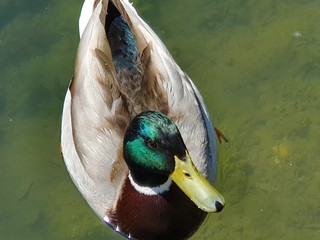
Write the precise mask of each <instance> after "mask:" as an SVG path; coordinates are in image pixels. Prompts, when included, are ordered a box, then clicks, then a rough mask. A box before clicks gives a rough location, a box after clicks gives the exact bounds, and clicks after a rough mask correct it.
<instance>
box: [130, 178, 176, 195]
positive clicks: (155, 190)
mask: <svg viewBox="0 0 320 240" xmlns="http://www.w3.org/2000/svg"><path fill="white" fill-rule="evenodd" d="M128 179H129V180H130V183H131V185H132V187H133V188H134V189H135V190H136V191H137V192H139V193H141V194H144V195H149V196H151V195H157V194H163V193H164V192H167V191H169V189H170V186H171V185H172V180H171V178H170V177H169V178H168V179H167V180H166V181H165V182H164V183H161V184H159V185H155V186H148V185H146V186H143V185H140V184H139V183H137V182H136V181H135V180H134V178H133V177H132V175H131V173H129V175H128Z"/></svg>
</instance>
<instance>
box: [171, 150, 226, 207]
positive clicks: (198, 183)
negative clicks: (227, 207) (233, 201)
mask: <svg viewBox="0 0 320 240" xmlns="http://www.w3.org/2000/svg"><path fill="white" fill-rule="evenodd" d="M186 156H187V157H186V160H181V159H179V158H178V157H177V156H175V157H174V158H175V170H174V172H173V173H172V174H171V178H172V180H173V181H174V182H175V183H176V184H177V185H178V187H179V188H180V189H181V190H182V191H183V192H184V193H185V194H186V195H187V196H188V197H189V198H190V199H191V201H193V202H194V203H195V204H196V205H197V206H198V207H199V208H200V209H202V210H203V211H205V212H220V211H221V210H222V209H223V207H224V204H225V202H224V198H223V197H222V196H221V194H220V193H219V192H218V191H217V190H216V189H215V188H214V187H213V186H212V185H211V184H210V183H209V182H208V180H207V179H206V178H205V177H204V176H203V175H202V174H201V173H199V172H198V170H197V169H196V168H195V166H194V164H193V162H192V161H191V158H190V155H189V153H188V151H186Z"/></svg>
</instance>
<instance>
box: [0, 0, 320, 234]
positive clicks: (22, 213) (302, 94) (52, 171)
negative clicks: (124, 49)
mask: <svg viewBox="0 0 320 240" xmlns="http://www.w3.org/2000/svg"><path fill="white" fill-rule="evenodd" d="M81 4H82V1H81V0H69V1H62V0H56V1H53V0H42V1H40V0H33V1H22V0H17V1H9V0H1V2H0V81H1V82H0V83H1V87H0V169H1V173H0V236H1V237H0V238H1V239H10V240H11V239H26V240H28V239H32V240H35V239H55V240H56V239H92V240H93V239H95V240H98V239H121V238H120V237H119V236H117V235H116V234H115V233H113V232H112V231H111V230H110V229H109V228H108V227H105V226H104V225H103V224H102V223H101V222H100V221H99V219H98V218H97V217H96V216H95V215H94V214H93V212H92V211H91V209H90V208H89V207H88V206H87V205H86V203H85V201H84V200H83V199H82V197H81V195H80V194H79V193H78V191H77V190H76V188H75V187H74V185H73V183H72V182H71V180H70V178H69V176H68V173H67V172H66V169H65V166H64V163H63V161H62V160H61V157H60V155H59V137H60V119H61V109H62V104H63V98H64V94H65V90H66V88H67V86H68V82H69V79H70V77H71V74H72V69H73V63H74V58H75V52H76V48H77V43H78V29H77V26H78V23H77V18H78V14H79V10H80V7H81ZM134 5H135V6H136V8H137V9H138V11H139V13H140V15H141V16H143V18H144V19H146V20H147V22H149V23H150V25H151V26H152V27H153V29H154V30H155V31H156V32H157V33H158V34H159V36H160V37H161V38H162V39H163V41H164V42H165V44H166V45H167V47H168V48H169V50H170V51H171V53H172V54H173V56H174V57H175V59H176V60H177V62H178V63H179V64H180V66H181V67H182V68H183V69H184V70H185V71H186V72H187V73H188V74H189V75H190V76H191V78H192V79H193V80H194V82H195V83H196V85H197V86H198V87H199V90H200V91H201V93H202V95H203V97H204V99H205V102H206V104H207V106H208V108H209V111H210V113H211V116H212V118H213V120H214V122H215V124H216V126H217V127H218V128H220V129H221V130H222V131H223V132H224V133H225V134H226V135H227V136H228V137H229V139H230V142H229V143H227V144H226V143H223V144H221V145H220V149H219V150H220V152H219V162H220V165H219V176H218V179H217V187H218V189H219V190H220V192H222V193H223V195H224V197H225V199H226V201H227V205H226V208H225V209H224V210H223V212H221V213H220V214H215V215H212V216H211V217H210V218H209V219H208V220H207V222H206V224H205V225H204V227H203V228H202V229H201V230H200V231H199V232H198V233H197V234H196V235H195V236H194V237H193V239H216V240H220V239H246V240H247V239H249V240H251V239H252V240H257V239H261V240H262V239H288V240H300V239H320V191H319V190H320V189H319V188H320V161H319V156H320V148H319V143H320V139H319V135H320V112H319V109H320V96H319V93H320V82H318V81H319V78H320V28H319V26H320V2H319V1H318V0H310V1H308V0H304V1H302V0H290V1H289V0H283V1H276V0H264V1H253V0H242V1H238V0H228V1H211V0H197V1H194V0H193V1H191V0H171V1H169V0H162V1H160V0H157V1H155V0H154V1H151V0H150V1H146V0H145V1H141V0H140V1H138V0H137V1H134Z"/></svg>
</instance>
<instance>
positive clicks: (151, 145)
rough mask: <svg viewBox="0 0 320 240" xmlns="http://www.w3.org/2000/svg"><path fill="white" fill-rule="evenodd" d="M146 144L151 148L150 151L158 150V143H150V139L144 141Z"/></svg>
mask: <svg viewBox="0 0 320 240" xmlns="http://www.w3.org/2000/svg"><path fill="white" fill-rule="evenodd" d="M146 143H147V145H148V147H149V148H151V149H157V148H158V143H157V142H155V141H152V140H151V139H148V140H147V141H146Z"/></svg>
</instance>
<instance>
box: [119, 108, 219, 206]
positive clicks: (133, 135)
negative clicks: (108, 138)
mask: <svg viewBox="0 0 320 240" xmlns="http://www.w3.org/2000/svg"><path fill="white" fill-rule="evenodd" d="M123 146H124V150H123V153H124V158H125V161H126V163H127V165H128V167H129V169H130V176H131V177H132V178H133V180H134V183H135V184H137V185H139V189H140V190H141V188H140V186H142V187H157V186H160V185H162V184H164V183H166V182H167V181H168V179H169V178H171V180H173V182H174V183H175V184H176V185H177V186H178V187H179V188H180V189H181V190H182V191H183V192H184V193H185V194H186V196H187V197H189V198H190V200H191V201H193V202H194V203H195V204H196V205H197V206H198V207H199V208H200V209H202V210H203V211H206V212H219V211H221V210H222V208H223V206H224V199H223V197H222V196H221V195H220V193H219V192H218V191H217V190H216V189H215V188H214V187H213V186H212V185H211V184H210V183H209V182H208V181H207V180H206V179H205V177H204V176H203V175H202V174H201V173H200V172H198V170H197V169H196V167H195V166H194V164H193V162H192V160H191V158H190V155H189V153H188V151H187V149H186V146H185V144H184V142H183V140H182V137H181V134H180V132H179V130H178V128H177V126H176V125H175V123H174V122H173V121H172V120H170V119H169V118H168V117H167V116H166V115H164V114H162V113H160V112H151V111H149V112H143V113H141V114H139V115H138V116H136V117H135V118H134V119H133V120H132V122H131V123H130V125H129V127H128V129H127V132H126V134H125V137H124V143H123ZM136 189H137V188H136ZM140 190H138V191H140ZM142 192H143V191H142ZM144 193H145V194H149V192H148V193H146V192H144Z"/></svg>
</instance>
